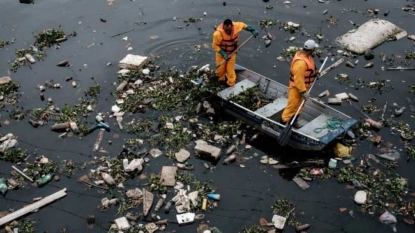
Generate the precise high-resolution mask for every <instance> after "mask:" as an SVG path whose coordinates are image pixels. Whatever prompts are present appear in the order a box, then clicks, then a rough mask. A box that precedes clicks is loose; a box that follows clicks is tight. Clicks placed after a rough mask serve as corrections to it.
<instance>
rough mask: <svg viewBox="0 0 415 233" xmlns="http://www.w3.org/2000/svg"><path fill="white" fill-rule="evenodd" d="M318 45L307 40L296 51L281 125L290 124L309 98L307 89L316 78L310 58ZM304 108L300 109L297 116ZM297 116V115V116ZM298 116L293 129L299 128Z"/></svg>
mask: <svg viewBox="0 0 415 233" xmlns="http://www.w3.org/2000/svg"><path fill="white" fill-rule="evenodd" d="M316 48H318V44H317V43H316V42H315V41H314V40H307V41H306V42H305V43H304V47H303V49H302V50H300V51H298V52H297V53H296V54H295V56H294V58H293V60H292V62H291V70H290V83H289V87H288V103H287V106H286V107H285V109H284V111H283V112H282V116H281V123H282V124H287V123H290V122H291V119H292V118H293V117H294V115H295V113H296V112H297V110H298V108H299V107H300V105H301V102H302V101H303V100H305V101H307V99H308V98H309V97H310V95H309V94H308V91H307V90H308V89H309V88H310V87H311V86H312V85H313V83H314V80H315V79H316V77H317V72H316V66H315V65H314V60H313V57H312V54H313V52H314V51H315V49H316ZM303 108H304V105H303V107H302V108H301V110H300V111H299V114H300V113H301V112H302V110H303ZM299 114H298V115H299ZM298 115H297V117H296V119H295V121H294V124H293V127H295V128H300V127H301V125H300V124H299V123H298V121H297V120H298Z"/></svg>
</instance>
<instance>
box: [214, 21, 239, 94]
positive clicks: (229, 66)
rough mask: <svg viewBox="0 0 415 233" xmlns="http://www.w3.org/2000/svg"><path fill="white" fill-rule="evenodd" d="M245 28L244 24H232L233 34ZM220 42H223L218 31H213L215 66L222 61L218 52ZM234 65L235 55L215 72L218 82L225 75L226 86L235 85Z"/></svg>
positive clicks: (222, 79) (223, 78)
mask: <svg viewBox="0 0 415 233" xmlns="http://www.w3.org/2000/svg"><path fill="white" fill-rule="evenodd" d="M246 27H247V25H246V24H245V23H242V22H233V30H234V33H239V32H240V31H242V30H244V29H245V28H246ZM222 40H223V36H222V33H221V32H220V31H215V32H214V33H213V43H212V47H213V50H214V51H215V53H216V66H218V65H219V64H220V63H221V62H222V61H223V60H224V58H223V57H222V55H220V54H219V50H220V49H221V47H220V44H221V42H222ZM228 55H229V54H228ZM235 63H236V53H234V54H233V55H232V56H231V57H230V58H229V60H228V61H227V62H225V63H224V64H222V65H221V66H219V67H218V68H217V70H216V74H217V76H218V77H219V80H220V81H224V80H225V74H226V75H227V77H228V81H227V84H228V85H229V86H233V85H235V82H236V73H235Z"/></svg>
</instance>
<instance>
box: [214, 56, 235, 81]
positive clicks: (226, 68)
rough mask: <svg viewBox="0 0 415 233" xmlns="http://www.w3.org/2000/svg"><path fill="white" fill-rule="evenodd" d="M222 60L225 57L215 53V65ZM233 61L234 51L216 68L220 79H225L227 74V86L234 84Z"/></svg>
mask: <svg viewBox="0 0 415 233" xmlns="http://www.w3.org/2000/svg"><path fill="white" fill-rule="evenodd" d="M223 60H225V59H224V58H223V57H222V55H220V54H219V53H216V66H218V65H219V64H220V63H221V62H222V61H223ZM235 62H236V53H234V54H233V55H232V56H231V57H230V58H229V60H228V61H226V62H225V63H223V64H222V65H221V66H219V67H218V68H217V69H216V75H217V76H218V77H219V80H220V81H225V74H226V75H227V76H228V81H227V82H226V83H227V84H228V85H229V86H233V85H235V82H236V73H235Z"/></svg>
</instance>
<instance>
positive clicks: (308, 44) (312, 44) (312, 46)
mask: <svg viewBox="0 0 415 233" xmlns="http://www.w3.org/2000/svg"><path fill="white" fill-rule="evenodd" d="M304 48H305V49H309V50H311V49H315V48H318V44H317V43H316V42H315V41H314V40H307V41H306V42H305V43H304Z"/></svg>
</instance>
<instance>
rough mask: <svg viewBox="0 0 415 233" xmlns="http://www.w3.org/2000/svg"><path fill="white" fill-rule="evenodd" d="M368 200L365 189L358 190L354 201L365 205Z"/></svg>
mask: <svg viewBox="0 0 415 233" xmlns="http://www.w3.org/2000/svg"><path fill="white" fill-rule="evenodd" d="M366 200H367V193H366V192H365V191H362V190H360V191H357V192H356V194H355V195H354V201H355V202H356V203H357V204H361V205H363V204H365V203H366Z"/></svg>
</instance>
